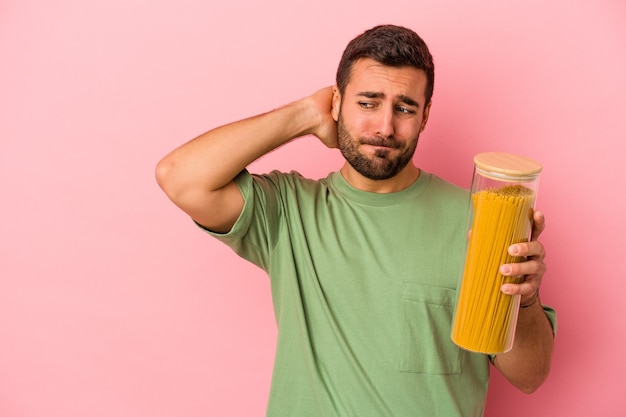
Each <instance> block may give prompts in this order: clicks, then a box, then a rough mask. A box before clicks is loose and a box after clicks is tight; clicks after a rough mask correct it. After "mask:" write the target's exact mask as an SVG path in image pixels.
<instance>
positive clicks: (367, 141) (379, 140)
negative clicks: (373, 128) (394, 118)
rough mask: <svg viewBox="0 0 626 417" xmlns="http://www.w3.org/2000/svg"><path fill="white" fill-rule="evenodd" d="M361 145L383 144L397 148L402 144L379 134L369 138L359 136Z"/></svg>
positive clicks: (386, 146)
mask: <svg viewBox="0 0 626 417" xmlns="http://www.w3.org/2000/svg"><path fill="white" fill-rule="evenodd" d="M360 142H361V145H371V146H384V147H385V148H394V149H398V148H401V147H402V144H401V143H400V142H398V141H397V140H395V139H394V138H384V137H381V136H376V137H371V138H363V137H362V138H361V139H360Z"/></svg>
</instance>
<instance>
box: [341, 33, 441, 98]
mask: <svg viewBox="0 0 626 417" xmlns="http://www.w3.org/2000/svg"><path fill="white" fill-rule="evenodd" d="M361 58H371V59H373V60H375V61H377V62H379V63H381V64H383V65H387V66H391V67H407V66H408V67H414V68H417V69H420V70H423V71H424V72H426V79H427V84H426V91H425V93H424V94H425V96H426V103H424V104H425V105H427V104H428V103H429V102H430V99H431V97H432V95H433V88H434V84H435V65H434V63H433V57H432V55H431V54H430V51H429V50H428V46H426V43H425V42H424V41H423V40H422V38H420V37H419V36H418V35H417V33H415V32H414V31H412V30H411V29H407V28H405V27H401V26H395V25H380V26H375V27H373V28H372V29H369V30H367V31H365V32H363V33H362V34H361V35H359V36H357V37H356V38H354V39H352V40H351V41H350V43H349V44H348V46H347V47H346V49H345V51H344V52H343V55H342V57H341V61H340V62H339V67H338V68H337V79H336V82H337V87H338V88H339V92H340V93H341V94H343V93H344V92H345V90H346V85H348V83H349V82H350V73H351V71H352V66H353V65H354V63H355V62H356V61H358V60H359V59H361Z"/></svg>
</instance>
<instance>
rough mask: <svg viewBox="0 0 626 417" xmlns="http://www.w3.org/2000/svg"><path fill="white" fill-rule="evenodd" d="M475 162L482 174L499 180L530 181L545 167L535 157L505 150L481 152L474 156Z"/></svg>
mask: <svg viewBox="0 0 626 417" xmlns="http://www.w3.org/2000/svg"><path fill="white" fill-rule="evenodd" d="M474 164H475V165H476V168H477V170H478V171H479V173H480V174H481V175H485V176H488V177H491V178H494V179H499V180H510V179H514V180H518V181H530V180H533V179H535V178H536V177H537V176H538V175H539V173H540V172H541V169H542V168H543V167H542V166H541V164H540V163H539V162H537V161H535V160H533V159H530V158H527V157H525V156H521V155H515V154H510V153H503V152H484V153H479V154H477V155H476V156H474Z"/></svg>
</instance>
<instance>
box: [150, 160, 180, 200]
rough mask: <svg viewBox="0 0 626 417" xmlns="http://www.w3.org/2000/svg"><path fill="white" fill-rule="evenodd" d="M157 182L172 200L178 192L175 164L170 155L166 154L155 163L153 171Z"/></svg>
mask: <svg viewBox="0 0 626 417" xmlns="http://www.w3.org/2000/svg"><path fill="white" fill-rule="evenodd" d="M154 176H155V179H156V182H157V184H158V185H159V187H161V189H162V190H163V192H165V194H166V195H167V196H168V197H169V198H170V199H171V200H172V201H174V200H175V199H176V195H178V194H179V190H177V186H176V181H175V176H176V173H175V164H174V161H173V160H172V158H171V157H169V156H166V157H165V158H163V159H161V160H160V161H159V163H158V164H157V166H156V168H155V172H154Z"/></svg>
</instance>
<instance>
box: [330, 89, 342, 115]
mask: <svg viewBox="0 0 626 417" xmlns="http://www.w3.org/2000/svg"><path fill="white" fill-rule="evenodd" d="M339 110H341V93H340V92H339V89H338V88H337V86H336V85H334V86H333V101H332V103H331V106H330V114H331V115H332V116H333V119H335V122H336V121H338V120H339Z"/></svg>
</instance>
